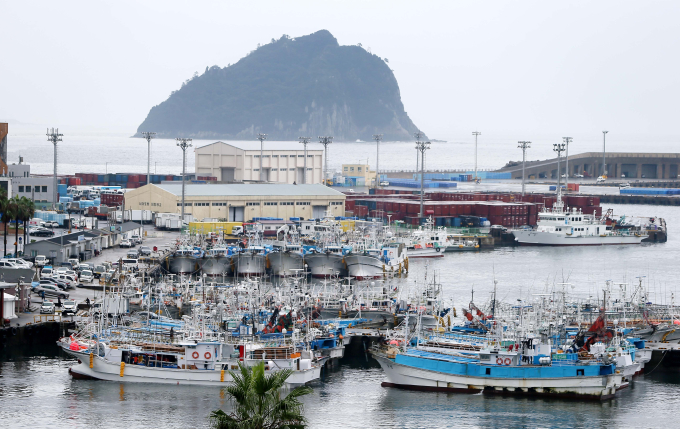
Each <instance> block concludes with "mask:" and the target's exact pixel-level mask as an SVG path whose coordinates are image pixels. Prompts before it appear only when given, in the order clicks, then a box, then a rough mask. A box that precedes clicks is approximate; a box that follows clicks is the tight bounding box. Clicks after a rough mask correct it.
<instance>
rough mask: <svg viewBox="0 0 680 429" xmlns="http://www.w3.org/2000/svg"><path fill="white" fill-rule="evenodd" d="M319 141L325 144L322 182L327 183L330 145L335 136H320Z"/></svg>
mask: <svg viewBox="0 0 680 429" xmlns="http://www.w3.org/2000/svg"><path fill="white" fill-rule="evenodd" d="M319 143H321V144H322V145H323V177H322V179H323V180H322V182H323V184H324V186H325V185H326V169H327V168H328V145H329V144H331V143H333V137H328V136H327V137H323V136H319Z"/></svg>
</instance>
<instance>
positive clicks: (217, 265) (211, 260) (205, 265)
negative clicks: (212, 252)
mask: <svg viewBox="0 0 680 429" xmlns="http://www.w3.org/2000/svg"><path fill="white" fill-rule="evenodd" d="M230 267H231V263H230V261H229V258H228V257H226V256H218V257H208V258H205V259H203V260H202V261H201V269H202V270H203V274H206V275H208V276H209V277H218V276H222V275H226V274H228V273H229V270H230Z"/></svg>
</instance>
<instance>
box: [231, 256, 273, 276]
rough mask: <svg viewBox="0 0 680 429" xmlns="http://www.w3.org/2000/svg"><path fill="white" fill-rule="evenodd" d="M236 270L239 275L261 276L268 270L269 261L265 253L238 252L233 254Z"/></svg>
mask: <svg viewBox="0 0 680 429" xmlns="http://www.w3.org/2000/svg"><path fill="white" fill-rule="evenodd" d="M231 259H232V261H233V262H234V270H235V271H234V272H235V274H236V275H239V276H261V275H263V274H264V273H265V271H266V265H267V261H266V259H265V256H264V255H261V254H259V253H258V254H252V253H238V254H236V255H234V256H232V258H231Z"/></svg>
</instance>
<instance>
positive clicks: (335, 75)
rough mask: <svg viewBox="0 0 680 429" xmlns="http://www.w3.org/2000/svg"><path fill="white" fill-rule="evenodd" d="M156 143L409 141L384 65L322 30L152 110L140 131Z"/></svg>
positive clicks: (204, 78) (209, 75) (270, 48)
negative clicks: (262, 138) (259, 138)
mask: <svg viewBox="0 0 680 429" xmlns="http://www.w3.org/2000/svg"><path fill="white" fill-rule="evenodd" d="M142 131H155V132H156V133H157V134H158V137H166V138H174V137H191V138H206V139H212V138H214V139H232V140H251V139H254V138H255V137H256V135H257V133H266V134H268V139H269V140H297V138H298V137H299V136H309V137H312V138H314V139H315V138H316V137H317V136H320V135H328V136H333V137H334V139H335V141H354V140H357V139H361V140H370V139H371V138H372V135H373V134H383V138H384V140H386V141H389V140H413V133H414V132H416V131H417V127H416V126H415V125H414V124H413V122H412V121H411V119H410V118H409V117H408V115H407V114H406V112H405V111H404V105H403V104H402V102H401V95H400V93H399V85H398V84H397V80H396V79H395V78H394V74H393V73H392V71H391V70H390V68H389V67H388V65H387V64H386V63H385V61H383V60H382V59H380V58H379V57H378V56H376V55H373V54H370V53H368V52H367V51H365V50H364V49H363V48H361V47H359V46H340V45H338V42H337V40H336V39H335V38H334V37H333V35H331V33H329V32H328V31H326V30H321V31H318V32H316V33H314V34H310V35H308V36H303V37H298V38H295V39H291V38H288V37H287V36H284V37H282V38H281V39H279V40H276V41H274V40H273V41H272V43H269V44H267V45H264V46H262V47H260V48H258V49H257V50H255V51H253V52H251V53H250V54H248V55H247V56H246V57H244V58H242V59H241V60H240V61H239V62H237V63H236V64H233V65H231V66H229V67H225V68H220V67H217V66H213V67H211V68H209V69H206V71H205V73H204V74H203V75H201V76H195V77H194V78H193V79H191V80H190V81H187V82H186V83H185V84H183V85H182V88H181V89H180V90H178V91H174V92H173V93H172V94H171V95H170V97H169V98H168V99H167V100H165V101H164V102H162V103H161V104H159V105H157V106H154V107H153V108H152V109H151V111H150V112H149V114H148V116H147V118H146V119H145V120H144V122H143V123H142V124H141V125H140V126H139V128H138V130H137V135H139V133H140V132H142Z"/></svg>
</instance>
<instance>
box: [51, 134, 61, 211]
mask: <svg viewBox="0 0 680 429" xmlns="http://www.w3.org/2000/svg"><path fill="white" fill-rule="evenodd" d="M62 136H63V134H59V128H57V129H56V130H55V129H54V128H52V129H51V130H50V129H49V128H48V129H47V141H50V142H52V144H53V145H54V189H53V197H54V203H53V204H54V206H56V204H57V203H59V198H57V195H59V194H58V192H57V143H58V142H60V141H62V140H61V138H62Z"/></svg>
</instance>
